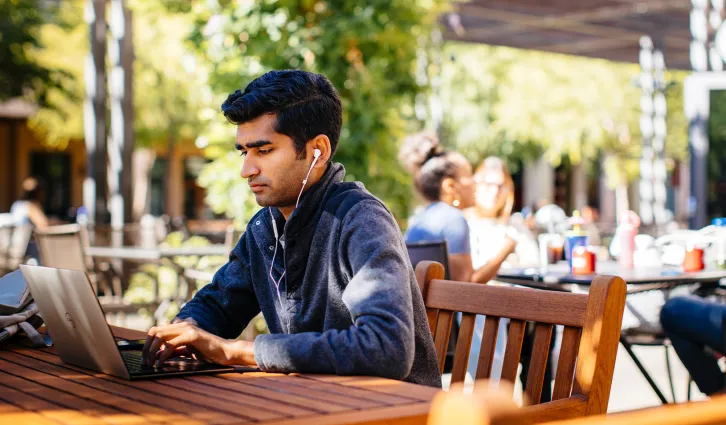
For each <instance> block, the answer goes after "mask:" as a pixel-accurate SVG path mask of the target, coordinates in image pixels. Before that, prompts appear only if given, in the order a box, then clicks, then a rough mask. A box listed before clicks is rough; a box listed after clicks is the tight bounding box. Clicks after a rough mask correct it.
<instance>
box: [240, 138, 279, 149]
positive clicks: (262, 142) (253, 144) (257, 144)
mask: <svg viewBox="0 0 726 425" xmlns="http://www.w3.org/2000/svg"><path fill="white" fill-rule="evenodd" d="M271 144H272V142H271V141H269V140H256V141H254V142H249V143H247V144H246V145H244V146H242V145H240V144H239V143H235V144H234V148H235V149H237V150H238V151H241V150H245V149H252V148H259V147H262V146H265V145H271Z"/></svg>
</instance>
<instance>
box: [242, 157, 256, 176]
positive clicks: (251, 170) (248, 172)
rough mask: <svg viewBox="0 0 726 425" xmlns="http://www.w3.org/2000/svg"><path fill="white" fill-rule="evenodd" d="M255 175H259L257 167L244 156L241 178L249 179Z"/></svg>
mask: <svg viewBox="0 0 726 425" xmlns="http://www.w3.org/2000/svg"><path fill="white" fill-rule="evenodd" d="M257 174H260V169H259V167H257V165H256V164H255V161H253V160H252V159H251V158H250V157H249V156H246V157H245V160H244V162H243V163H242V173H241V175H242V178H243V179H249V178H250V177H253V176H256V175H257Z"/></svg>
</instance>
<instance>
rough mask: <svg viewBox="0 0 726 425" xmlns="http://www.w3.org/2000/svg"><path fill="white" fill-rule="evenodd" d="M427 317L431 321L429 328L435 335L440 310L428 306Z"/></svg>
mask: <svg viewBox="0 0 726 425" xmlns="http://www.w3.org/2000/svg"><path fill="white" fill-rule="evenodd" d="M426 318H427V319H428V321H429V330H430V331H431V335H435V334H436V323H437V322H438V321H439V310H438V309H435V308H427V309H426Z"/></svg>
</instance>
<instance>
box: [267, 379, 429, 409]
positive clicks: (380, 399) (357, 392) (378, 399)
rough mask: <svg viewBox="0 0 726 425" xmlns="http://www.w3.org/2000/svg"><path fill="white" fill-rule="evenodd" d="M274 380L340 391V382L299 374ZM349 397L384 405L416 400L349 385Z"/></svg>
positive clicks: (403, 395)
mask: <svg viewBox="0 0 726 425" xmlns="http://www.w3.org/2000/svg"><path fill="white" fill-rule="evenodd" d="M267 379H274V380H278V381H279V380H281V379H284V382H285V383H289V384H293V385H300V386H302V387H305V388H314V389H316V390H323V391H329V392H331V393H333V394H334V393H339V392H340V384H335V383H329V382H311V381H310V380H309V379H305V378H303V377H297V376H284V377H279V378H267ZM345 395H346V396H347V397H354V398H358V399H361V400H370V401H371V402H374V403H378V404H380V405H382V406H395V405H399V404H410V403H414V402H416V400H415V399H413V398H409V397H406V395H405V394H400V395H399V394H390V393H389V394H379V393H378V392H376V391H373V390H370V389H366V388H356V387H352V386H348V388H346V390H345Z"/></svg>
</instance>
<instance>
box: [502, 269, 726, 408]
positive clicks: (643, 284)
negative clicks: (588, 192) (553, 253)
mask: <svg viewBox="0 0 726 425" xmlns="http://www.w3.org/2000/svg"><path fill="white" fill-rule="evenodd" d="M596 271H597V273H598V275H617V276H620V277H622V278H623V279H624V280H625V281H626V282H627V283H628V288H627V293H628V295H634V294H639V293H644V292H651V291H666V293H667V292H668V291H670V290H672V289H673V288H675V287H678V286H683V285H691V284H697V285H699V286H698V288H697V289H696V291H695V292H694V294H695V295H699V294H700V295H701V296H703V295H706V294H709V293H711V291H714V290H719V288H720V286H719V285H720V284H719V282H720V281H721V280H722V279H726V270H724V269H718V268H715V267H712V266H709V267H707V268H706V269H705V270H702V271H700V272H691V273H684V272H683V270H682V269H681V268H680V267H675V266H667V265H666V266H661V267H636V268H634V269H627V268H623V267H621V266H620V265H619V264H618V263H617V262H614V261H598V262H597V266H596ZM598 275H572V274H571V273H570V272H569V266H568V265H567V263H565V262H560V263H557V264H552V265H549V266H548V267H547V268H511V269H501V270H500V271H499V273H498V274H497V277H496V280H497V281H499V282H505V283H510V284H514V285H522V286H528V287H533V288H540V289H547V290H550V291H566V292H573V291H574V292H583V291H587V290H588V288H590V287H591V283H592V282H593V281H594V279H595V278H596V277H597V276H598ZM625 307H626V309H627V310H628V311H629V312H630V313H631V314H632V315H633V316H635V318H636V319H637V320H638V321H639V325H638V326H637V327H634V328H628V329H624V330H623V331H622V332H621V335H620V343H621V344H622V345H623V348H625V350H626V352H627V353H628V356H629V357H630V358H631V360H632V361H633V363H635V365H636V367H637V368H638V370H639V371H640V372H641V374H642V375H643V377H644V378H645V379H646V381H647V382H648V384H649V385H650V387H651V388H652V389H653V392H654V393H655V394H656V396H657V397H658V398H659V399H660V401H661V402H662V403H663V404H667V403H668V399H666V397H665V395H663V392H662V391H661V390H660V388H659V387H658V385H656V383H655V381H654V380H653V378H652V377H651V376H650V374H649V373H648V371H647V370H646V369H645V366H644V365H643V364H642V362H641V361H640V358H639V357H638V356H637V355H636V354H635V352H634V351H633V347H634V346H664V347H666V348H665V350H666V366H667V367H668V368H670V358H669V357H668V353H667V350H668V345H669V342H668V341H667V339H666V338H665V337H664V335H663V331H662V329H661V327H660V324H659V323H657V322H652V321H649V320H647V318H646V317H644V316H645V315H644V314H643V313H642V312H641V311H640V309H639V306H637V305H635V303H632V302H630V301H626V304H625ZM669 375H670V373H669ZM669 383H670V384H671V392H672V393H673V396H674V400H675V390H674V388H673V381H672V378H671V377H670V376H669Z"/></svg>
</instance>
